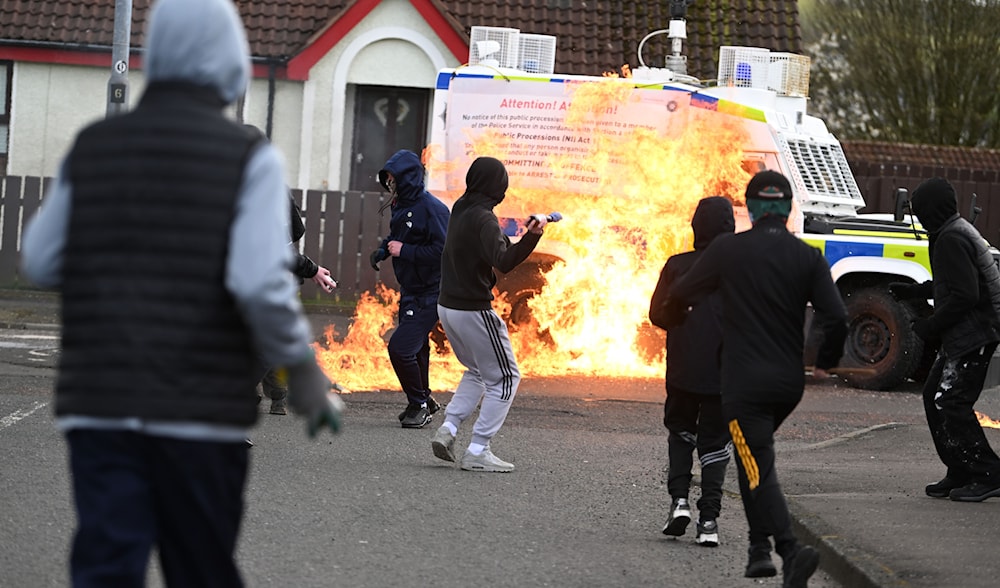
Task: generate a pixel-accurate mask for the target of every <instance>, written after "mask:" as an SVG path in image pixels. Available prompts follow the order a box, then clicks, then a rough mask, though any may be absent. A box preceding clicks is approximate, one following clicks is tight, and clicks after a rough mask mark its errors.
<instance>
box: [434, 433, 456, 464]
mask: <svg viewBox="0 0 1000 588" xmlns="http://www.w3.org/2000/svg"><path fill="white" fill-rule="evenodd" d="M431 449H433V450H434V457H436V458H438V459H443V460H445V461H451V462H454V461H455V436H454V435H452V434H451V431H449V430H448V427H445V426H443V425H442V426H440V427H438V430H437V431H436V432H435V433H434V438H433V439H431Z"/></svg>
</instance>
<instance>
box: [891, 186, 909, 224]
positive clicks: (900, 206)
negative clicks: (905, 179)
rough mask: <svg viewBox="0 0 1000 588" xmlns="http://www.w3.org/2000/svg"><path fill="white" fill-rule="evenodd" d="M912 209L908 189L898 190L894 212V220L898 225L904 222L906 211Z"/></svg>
mask: <svg viewBox="0 0 1000 588" xmlns="http://www.w3.org/2000/svg"><path fill="white" fill-rule="evenodd" d="M909 207H910V192H909V191H908V190H907V189H906V188H896V204H895V207H894V208H893V210H892V218H893V220H895V221H896V222H897V223H899V222H903V219H904V218H906V211H907V210H908V209H909Z"/></svg>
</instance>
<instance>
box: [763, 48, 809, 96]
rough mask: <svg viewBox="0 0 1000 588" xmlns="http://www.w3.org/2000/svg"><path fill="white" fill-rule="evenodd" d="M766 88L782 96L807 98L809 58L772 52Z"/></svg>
mask: <svg viewBox="0 0 1000 588" xmlns="http://www.w3.org/2000/svg"><path fill="white" fill-rule="evenodd" d="M770 57H771V66H770V68H771V69H770V73H769V76H768V78H769V81H768V87H770V88H771V89H772V90H774V91H775V92H777V93H778V94H781V95H784V96H799V97H803V98H807V97H808V96H809V58H808V57H807V56H805V55H797V54H795V53H778V52H772V53H771V54H770Z"/></svg>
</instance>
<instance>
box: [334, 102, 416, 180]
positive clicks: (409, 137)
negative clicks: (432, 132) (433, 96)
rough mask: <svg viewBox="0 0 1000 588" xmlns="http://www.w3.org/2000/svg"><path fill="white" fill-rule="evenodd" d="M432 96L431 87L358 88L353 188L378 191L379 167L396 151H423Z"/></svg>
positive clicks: (353, 152) (352, 162) (353, 149)
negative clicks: (427, 88) (430, 97)
mask: <svg viewBox="0 0 1000 588" xmlns="http://www.w3.org/2000/svg"><path fill="white" fill-rule="evenodd" d="M429 96H430V91H429V90H421V89H415V88H396V87H390V86H358V87H357V92H356V94H355V102H354V135H353V137H354V139H353V143H354V144H353V145H352V149H351V153H352V154H353V157H352V160H351V179H350V183H349V185H350V188H349V189H350V190H362V191H367V192H377V191H378V190H379V189H380V188H379V187H378V184H377V180H376V175H377V174H378V170H380V169H382V166H383V165H385V162H386V160H387V159H389V157H390V156H391V155H392V154H393V153H395V152H396V151H399V150H400V149H409V150H410V151H413V152H414V153H416V154H417V155H419V154H420V152H421V151H423V149H424V145H425V143H426V139H427V108H428V103H429V101H430V99H429Z"/></svg>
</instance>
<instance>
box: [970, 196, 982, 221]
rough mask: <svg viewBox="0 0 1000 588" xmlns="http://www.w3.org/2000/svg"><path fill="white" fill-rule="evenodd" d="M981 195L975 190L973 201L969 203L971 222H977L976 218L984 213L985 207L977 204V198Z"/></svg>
mask: <svg viewBox="0 0 1000 588" xmlns="http://www.w3.org/2000/svg"><path fill="white" fill-rule="evenodd" d="M978 198H979V196H977V195H976V193H975V192H973V193H972V202H971V203H970V204H969V223H970V224H976V219H977V218H979V215H980V214H982V212H983V209H982V208H979V207H978V206H976V200H977V199H978Z"/></svg>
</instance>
